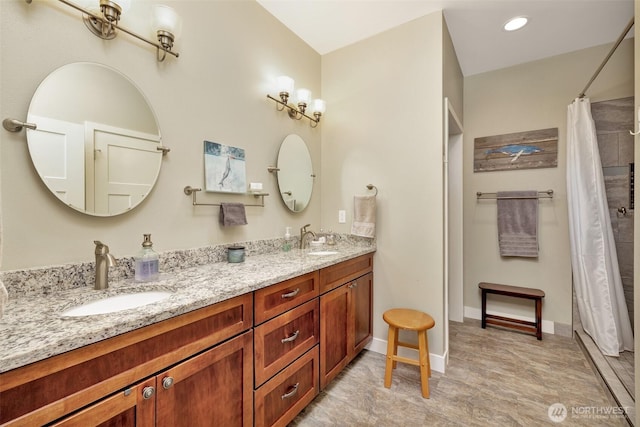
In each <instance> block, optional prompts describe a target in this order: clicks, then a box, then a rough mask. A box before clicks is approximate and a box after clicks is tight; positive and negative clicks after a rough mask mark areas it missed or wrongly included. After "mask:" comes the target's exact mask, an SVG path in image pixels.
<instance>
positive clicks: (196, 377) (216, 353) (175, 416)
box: [53, 331, 253, 427]
mask: <svg viewBox="0 0 640 427" xmlns="http://www.w3.org/2000/svg"><path fill="white" fill-rule="evenodd" d="M252 353H253V334H252V332H251V331H249V332H245V333H244V334H243V335H240V336H238V337H235V338H233V339H231V340H230V341H227V342H225V343H223V344H220V345H218V346H216V347H214V348H212V349H210V350H207V351H205V352H204V353H201V354H199V355H197V356H194V357H192V358H190V359H188V360H186V361H184V362H182V363H180V364H178V365H176V366H174V367H172V368H170V369H167V370H166V371H164V372H162V373H160V374H158V375H155V376H153V377H151V378H149V379H148V380H146V381H143V382H141V383H139V384H136V385H134V386H132V387H127V388H126V389H125V390H124V391H120V392H118V393H116V394H115V395H113V396H110V397H108V398H106V399H104V400H101V401H99V402H98V403H95V404H93V405H91V406H89V407H87V408H85V409H83V410H81V411H79V412H78V413H76V414H73V415H71V416H68V417H66V418H64V419H63V420H62V421H59V422H56V423H54V424H53V426H54V427H87V426H100V427H134V426H135V427H162V426H167V427H176V426H185V427H186V426H188V427H210V426H212V425H221V426H247V427H250V426H252V419H253V415H252V413H253V405H252V402H253V396H252V394H253V389H252V388H251V386H250V384H251V380H252V375H251V374H252V372H253V366H252V363H253V359H252V357H251V355H252Z"/></svg>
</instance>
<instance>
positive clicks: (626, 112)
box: [591, 97, 634, 396]
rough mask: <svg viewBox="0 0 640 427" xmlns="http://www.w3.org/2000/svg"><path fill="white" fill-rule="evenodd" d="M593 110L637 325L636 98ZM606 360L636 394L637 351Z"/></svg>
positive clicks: (631, 314)
mask: <svg viewBox="0 0 640 427" xmlns="http://www.w3.org/2000/svg"><path fill="white" fill-rule="evenodd" d="M591 113H592V115H593V121H594V122H595V126H596V134H597V139H598V151H599V153H600V160H601V161H602V172H603V175H604V182H605V191H606V195H607V202H608V204H609V216H610V218H611V226H612V228H613V237H614V239H615V243H616V251H617V253H618V265H619V267H620V276H621V278H622V287H623V289H624V296H625V300H626V302H627V310H628V312H629V318H630V319H631V326H632V327H633V318H634V312H633V235H634V224H633V209H634V200H633V185H634V182H633V181H634V175H633V174H634V164H633V161H634V160H633V155H634V154H633V150H634V143H633V140H634V138H633V136H632V135H631V134H630V133H629V129H634V120H633V119H634V98H633V97H629V98H621V99H613V100H608V101H601V102H594V103H592V104H591ZM606 360H607V362H608V363H609V365H610V366H611V367H612V368H613V370H614V372H615V373H616V375H617V376H618V378H619V379H620V381H621V382H622V383H623V385H624V386H625V388H626V389H627V391H628V392H629V393H630V394H631V395H632V396H633V395H634V369H633V368H634V366H633V352H629V351H625V352H622V353H620V357H618V358H615V357H606Z"/></svg>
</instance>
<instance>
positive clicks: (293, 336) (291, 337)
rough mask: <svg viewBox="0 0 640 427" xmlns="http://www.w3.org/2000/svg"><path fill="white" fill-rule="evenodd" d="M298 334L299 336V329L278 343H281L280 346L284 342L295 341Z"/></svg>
mask: <svg viewBox="0 0 640 427" xmlns="http://www.w3.org/2000/svg"><path fill="white" fill-rule="evenodd" d="M299 334H300V329H298V330H297V331H295V332H294V333H293V334H291V335H289V336H288V337H285V338H282V339H281V340H280V341H282V344H284V343H286V342H291V341H295V340H296V338H298V335H299Z"/></svg>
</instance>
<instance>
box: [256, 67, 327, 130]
mask: <svg viewBox="0 0 640 427" xmlns="http://www.w3.org/2000/svg"><path fill="white" fill-rule="evenodd" d="M276 84H277V91H278V95H279V96H280V99H277V98H274V97H273V96H271V95H269V94H267V98H269V99H271V100H273V101H275V102H276V103H277V105H276V109H277V110H278V111H282V110H284V109H285V108H286V109H287V112H288V113H289V117H291V118H292V119H294V120H300V119H302V118H303V117H306V118H307V119H309V124H310V125H311V127H312V128H314V127H316V126H318V123H319V122H320V117H322V115H323V114H324V112H325V111H326V110H327V104H326V103H325V102H324V101H323V100H322V99H314V100H313V101H312V98H311V91H310V90H309V89H302V88H301V89H298V90H297V92H296V99H295V101H296V104H297V107H296V105H292V104H290V103H289V97H290V96H291V95H292V94H293V88H294V81H293V79H292V78H291V77H288V76H280V77H278V78H277V79H276ZM309 106H310V108H308V107H309ZM307 109H309V110H310V111H311V114H312V115H313V117H311V116H310V115H308V114H307Z"/></svg>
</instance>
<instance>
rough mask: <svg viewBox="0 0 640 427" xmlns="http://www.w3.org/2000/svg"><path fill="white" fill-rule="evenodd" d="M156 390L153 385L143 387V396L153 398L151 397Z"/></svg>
mask: <svg viewBox="0 0 640 427" xmlns="http://www.w3.org/2000/svg"><path fill="white" fill-rule="evenodd" d="M155 392H156V389H155V388H153V387H151V386H147V387H145V388H143V389H142V397H143V398H144V399H145V400H147V399H151V397H152V396H153V394H154V393H155Z"/></svg>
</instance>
